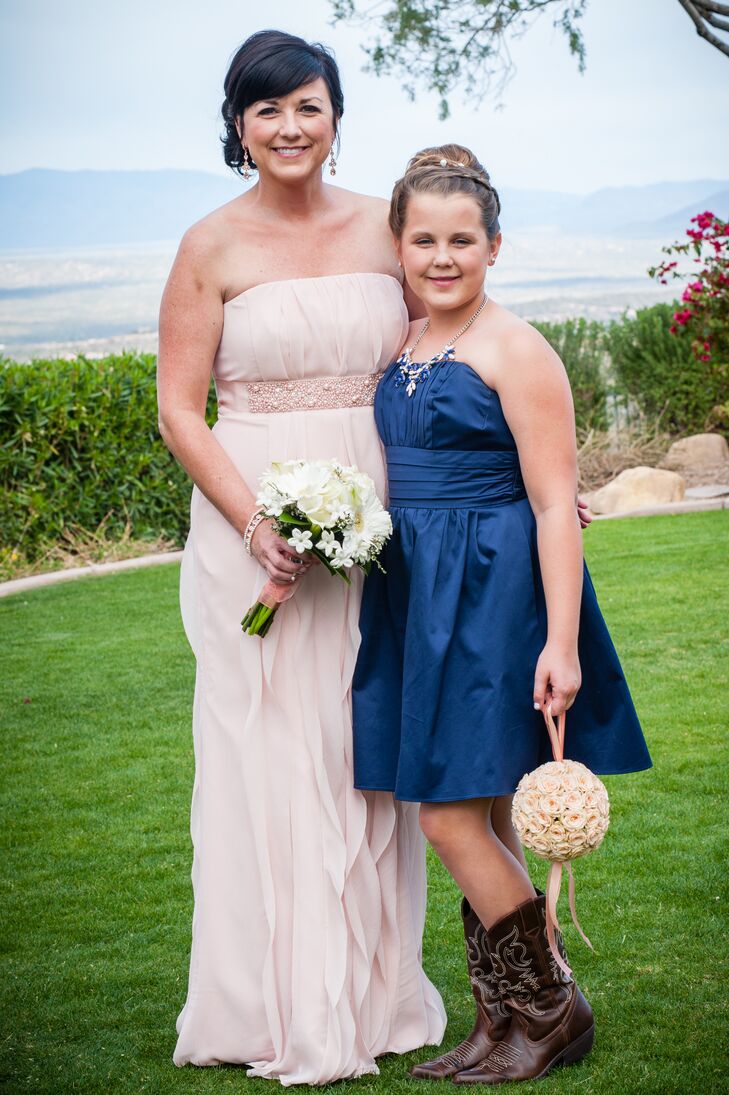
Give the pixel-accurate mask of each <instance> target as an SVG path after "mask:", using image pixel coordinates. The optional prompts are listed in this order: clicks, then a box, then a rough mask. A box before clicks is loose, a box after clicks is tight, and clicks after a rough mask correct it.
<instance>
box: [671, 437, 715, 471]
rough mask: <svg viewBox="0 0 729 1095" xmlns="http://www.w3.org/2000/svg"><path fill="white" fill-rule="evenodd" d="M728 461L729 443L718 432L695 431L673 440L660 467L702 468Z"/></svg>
mask: <svg viewBox="0 0 729 1095" xmlns="http://www.w3.org/2000/svg"><path fill="white" fill-rule="evenodd" d="M725 460H726V461H729V445H727V443H726V440H725V438H723V437H722V435H721V434H720V433H695V434H693V436H691V437H683V438H682V439H681V440H680V441H674V443H673V444H672V445H671V447H670V449H669V450H668V452H667V453H666V455H665V456H664V458H663V460H662V461H661V467H662V468H704V467H711V466H713V465H715V464H722V463H723V462H724V461H725Z"/></svg>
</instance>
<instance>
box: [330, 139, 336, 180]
mask: <svg viewBox="0 0 729 1095" xmlns="http://www.w3.org/2000/svg"><path fill="white" fill-rule="evenodd" d="M336 173H337V161H336V160H335V159H334V145H332V150H331V152H330V153H329V174H330V175H336Z"/></svg>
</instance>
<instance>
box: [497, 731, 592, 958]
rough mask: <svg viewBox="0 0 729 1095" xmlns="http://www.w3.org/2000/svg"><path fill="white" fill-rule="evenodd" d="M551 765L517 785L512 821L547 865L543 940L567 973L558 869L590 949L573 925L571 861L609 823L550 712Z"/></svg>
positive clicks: (584, 852)
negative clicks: (560, 939)
mask: <svg viewBox="0 0 729 1095" xmlns="http://www.w3.org/2000/svg"><path fill="white" fill-rule="evenodd" d="M544 718H545V720H546V723H547V731H548V733H549V737H550V741H551V743H552V751H553V753H554V757H555V759H554V760H551V761H548V762H547V764H542V765H540V767H539V768H535V769H534V771H533V772H527V774H526V775H525V776H522V778H521V780H520V781H519V786H518V787H517V789H516V792H515V794H514V798H513V801H512V805H511V819H512V822H513V824H514V828H515V830H516V833H517V836H518V837H519V839H520V840H521V842H522V844H523V845H524V846H525V847H526V848H529V849H530V851H532V852H534V854H535V855H538V856H540V858H542V859H547V860H549V861H550V863H551V867H550V868H549V876H548V879H547V936H548V939H549V944H550V947H551V950H552V954H553V956H554V959H555V961H556V962H557V965H558V966H559V967H560V968H561V969H563V970H564V971H565V972H567V973H571V970H570V969H569V966H567V965H566V963H565V962H564V960H563V958H562V956H561V955H560V954H559V950H558V948H557V945H556V937H555V928H556V929H559V922H558V920H557V900H558V898H559V891H560V887H561V883H562V869H563V867H564V866H565V865H566V869H567V873H568V875H569V903H570V912H571V914H572V920H573V922H574V924H575V927H576V928H577V930H578V931H579V933H580V935H581V936H582V938H583V939H584V940H585V942H586V943H587V945H588V946H589V947H592V944H591V943H590V940H589V939H588V938H587V936H586V935H585V933H584V932H583V930H582V928H581V927H580V923H579V921H578V919H577V911H576V908H575V880H574V876H573V874H572V863H571V861H572V860H573V859H577V858H578V857H579V856H582V855H587V853H588V852H592V851H594V850H595V848H597V847H599V845H600V844H601V843H602V839H603V837H604V836H605V833H606V832H607V828H608V824H609V822H610V802H609V800H608V793H607V789H606V788H605V785H604V783H602V781H601V780H599V779H598V778H597V776H596V775H595V774H594V773H593V772H591V771H590V769H589V768H586V767H585V765H584V764H580V762H579V761H577V760H565V759H564V733H565V716H564V715H560V716H559V720H558V727H555V724H554V719H553V718H552V713H551V711H549V710H547V711H546V712H545V713H544Z"/></svg>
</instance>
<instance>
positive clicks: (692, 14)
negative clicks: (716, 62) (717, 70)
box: [678, 0, 729, 57]
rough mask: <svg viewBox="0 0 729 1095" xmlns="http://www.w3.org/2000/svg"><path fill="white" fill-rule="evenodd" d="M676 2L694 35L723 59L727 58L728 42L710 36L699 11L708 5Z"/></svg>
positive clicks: (713, 35)
mask: <svg viewBox="0 0 729 1095" xmlns="http://www.w3.org/2000/svg"><path fill="white" fill-rule="evenodd" d="M678 2H679V4H680V5H681V7H682V8H683V10H684V11H685V12H686V14H687V15H688V17H689V19H691V21H692V23H693V24H694V26H695V27H696V33H697V34H698V36H699V38H703V39H704V41H706V42H709V44H710V45H712V46H714V47H715V48H716V49H718V50H719V52H720V53H723V54H724V56H725V57H729V42H722V40H721V38H718V37H717V36H716V35H715V34H712V32H711V31H710V30H709V28H708V27H707V25H706V22H705V16H704V15H703V14H702V12H701V10H700V9H701V7H703V6H708V5H702V4H701V3H700V2H699V0H697V2H696V3H692V0H678ZM712 7H727V5H726V4H721V5H719V4H716V5H712ZM722 14H723V12H722Z"/></svg>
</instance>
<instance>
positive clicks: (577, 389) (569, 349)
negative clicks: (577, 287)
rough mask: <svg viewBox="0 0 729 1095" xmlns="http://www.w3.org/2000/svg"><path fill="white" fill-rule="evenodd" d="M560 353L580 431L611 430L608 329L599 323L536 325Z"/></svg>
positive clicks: (581, 321) (576, 320) (570, 322)
mask: <svg viewBox="0 0 729 1095" xmlns="http://www.w3.org/2000/svg"><path fill="white" fill-rule="evenodd" d="M532 326H533V327H536V329H537V330H538V331H540V332H541V334H543V335H544V337H545V338H546V340H547V342H548V343H549V344H550V346H552V348H553V349H554V350H556V352H557V353H558V354H559V356H560V357H561V358H562V361H563V362H564V367H565V369H566V370H567V376H568V377H569V381H570V386H571V388H572V398H573V400H574V404H575V421H576V423H577V429H578V430H604V429H607V425H608V415H607V385H606V380H605V328H604V327H603V325H602V323H598V322H597V321H596V320H587V319H568V320H565V321H564V322H563V323H533V324H532Z"/></svg>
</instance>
